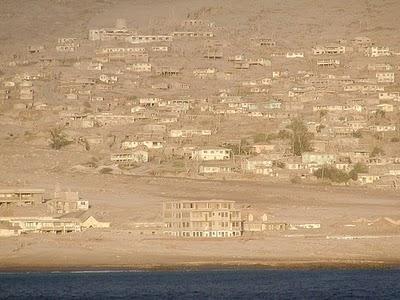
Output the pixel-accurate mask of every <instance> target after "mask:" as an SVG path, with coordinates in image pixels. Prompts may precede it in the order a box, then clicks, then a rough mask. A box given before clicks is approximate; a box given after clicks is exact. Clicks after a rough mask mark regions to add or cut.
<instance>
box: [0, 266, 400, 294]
mask: <svg viewBox="0 0 400 300" xmlns="http://www.w3.org/2000/svg"><path fill="white" fill-rule="evenodd" d="M0 299H400V269H370V270H368V269H363V270H354V269H352V270H338V269H317V270H260V269H255V270H250V269H246V270H243V269H239V270H233V269H229V270H216V269H215V270H214V269H213V270H189V271H185V270H181V271H86V272H85V271H75V272H18V273H7V272H5V273H0Z"/></svg>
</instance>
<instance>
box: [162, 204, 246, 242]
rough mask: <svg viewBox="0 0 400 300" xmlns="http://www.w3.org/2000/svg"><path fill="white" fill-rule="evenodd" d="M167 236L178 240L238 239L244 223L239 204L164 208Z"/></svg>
mask: <svg viewBox="0 0 400 300" xmlns="http://www.w3.org/2000/svg"><path fill="white" fill-rule="evenodd" d="M163 218H164V233H165V234H167V235H171V236H176V237H235V236H241V235H242V234H243V220H242V215H241V211H240V209H237V208H236V207H235V201H227V200H207V201H194V200H193V201H190V200H187V201H171V202H165V203H164V205H163Z"/></svg>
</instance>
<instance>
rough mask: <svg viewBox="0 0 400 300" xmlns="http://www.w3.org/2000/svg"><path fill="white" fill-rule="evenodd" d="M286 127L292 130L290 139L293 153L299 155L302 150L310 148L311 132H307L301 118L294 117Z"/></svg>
mask: <svg viewBox="0 0 400 300" xmlns="http://www.w3.org/2000/svg"><path fill="white" fill-rule="evenodd" d="M287 128H288V129H290V130H291V131H292V132H291V135H290V140H291V143H292V152H293V154H294V155H297V156H300V155H301V154H302V153H303V152H306V151H311V150H312V147H311V139H312V138H313V134H312V133H310V132H308V130H307V127H306V125H305V124H304V122H303V121H302V120H301V119H294V120H293V121H292V123H291V124H290V125H289V126H288V127H287Z"/></svg>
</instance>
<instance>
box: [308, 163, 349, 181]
mask: <svg viewBox="0 0 400 300" xmlns="http://www.w3.org/2000/svg"><path fill="white" fill-rule="evenodd" d="M314 176H316V177H317V178H320V179H329V180H330V181H332V182H338V183H343V182H347V181H348V180H349V178H350V177H349V175H348V174H347V173H346V172H344V171H342V170H339V169H337V168H335V167H333V166H323V167H321V168H319V169H317V170H316V171H314Z"/></svg>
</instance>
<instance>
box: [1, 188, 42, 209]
mask: <svg viewBox="0 0 400 300" xmlns="http://www.w3.org/2000/svg"><path fill="white" fill-rule="evenodd" d="M43 201H44V190H43V189H1V190H0V206H2V205H11V204H15V205H18V206H23V205H34V204H38V203H42V202H43Z"/></svg>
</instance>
